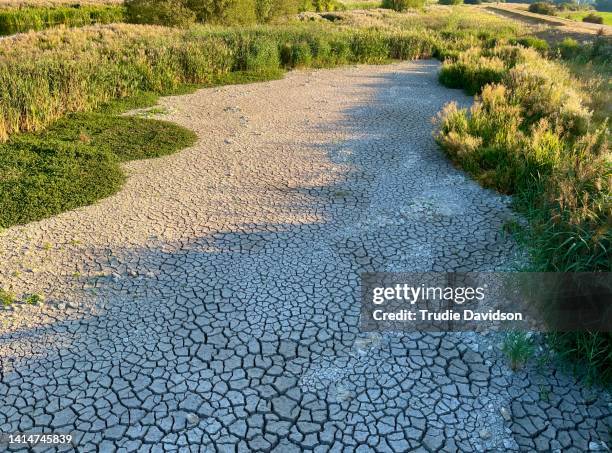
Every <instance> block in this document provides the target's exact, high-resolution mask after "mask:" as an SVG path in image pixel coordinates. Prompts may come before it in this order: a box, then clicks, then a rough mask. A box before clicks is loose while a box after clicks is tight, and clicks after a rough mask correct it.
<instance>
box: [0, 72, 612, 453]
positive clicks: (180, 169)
mask: <svg viewBox="0 0 612 453" xmlns="http://www.w3.org/2000/svg"><path fill="white" fill-rule="evenodd" d="M437 70H438V66H437V63H435V62H432V61H423V62H413V63H401V64H394V65H388V66H378V67H372V66H359V67H348V68H342V69H337V70H321V71H307V72H302V71H298V72H292V73H290V74H288V75H287V77H286V78H285V79H284V80H280V81H272V82H266V83H259V84H253V85H244V86H226V87H221V88H211V89H204V90H200V91H198V92H197V93H195V94H191V95H186V96H178V97H170V98H165V99H163V100H162V101H161V103H162V105H163V106H164V107H165V108H166V109H167V114H166V115H164V117H165V118H166V119H170V120H172V121H175V122H177V123H179V124H181V125H183V126H186V127H188V128H191V129H193V130H195V131H197V133H198V135H199V141H198V143H197V144H196V145H195V146H193V147H191V148H189V149H185V150H183V151H182V152H180V153H177V154H175V155H172V156H168V157H164V158H161V159H154V160H150V161H139V162H132V163H129V164H128V165H126V170H127V171H128V173H129V175H130V178H129V180H128V182H127V184H126V186H125V187H124V189H123V190H122V191H121V192H119V193H118V194H116V195H115V196H112V197H110V198H108V199H105V200H103V201H101V202H99V203H97V204H96V205H94V206H89V207H86V208H83V209H79V210H75V211H72V212H68V213H64V214H62V215H59V216H56V217H54V218H51V219H47V220H44V221H41V222H36V223H32V224H29V225H26V226H19V227H14V228H11V229H9V230H8V231H6V232H5V233H4V234H3V236H2V237H1V238H0V257H1V261H2V265H1V267H0V282H1V283H2V284H3V285H4V286H5V287H6V286H11V287H12V288H13V290H14V291H15V292H17V293H19V294H23V293H27V292H42V293H44V294H45V295H46V301H45V303H44V304H41V305H38V306H30V305H25V304H16V305H15V306H14V307H12V308H10V309H6V310H4V311H1V312H0V316H1V317H2V325H1V327H0V364H1V368H0V370H1V381H0V432H2V433H16V432H26V433H30V432H45V433H71V434H72V435H73V436H74V444H73V445H72V446H70V445H66V446H63V447H61V448H59V449H60V450H62V451H69V450H73V449H74V450H77V451H83V452H86V451H99V452H115V451H118V452H126V451H138V452H148V451H194V452H208V451H210V452H212V451H223V452H235V451H237V452H247V451H276V452H282V453H285V452H293V451H311V450H314V451H317V452H319V451H321V452H322V451H333V452H340V451H343V452H353V451H358V452H364V451H379V452H404V451H411V450H414V451H430V452H433V451H449V452H452V451H511V450H516V451H518V450H521V451H534V450H539V451H564V452H565V451H586V450H588V449H604V448H606V444H607V443H609V438H608V437H609V426H610V422H611V420H612V417H611V406H610V398H609V395H607V394H605V393H604V392H602V391H597V390H595V389H587V388H584V387H582V386H580V385H579V384H578V383H576V382H575V380H574V379H573V378H572V377H571V375H567V374H564V373H562V372H560V371H556V370H554V369H551V368H549V367H545V368H544V369H543V370H539V371H538V370H537V369H535V368H534V367H531V368H527V369H525V370H523V371H518V372H512V371H510V370H509V369H508V367H507V366H506V361H505V359H504V358H503V356H502V354H501V352H500V351H499V337H496V336H495V335H493V334H489V335H481V334H475V333H439V334H431V333H429V334H425V333H417V334H415V333H411V334H408V333H406V334H398V333H383V334H378V333H376V334H364V333H360V331H359V311H360V304H359V292H358V286H359V274H360V272H364V271H424V270H439V271H453V270H470V271H471V270H507V269H513V268H514V267H515V266H516V265H517V263H518V262H520V261H521V259H522V258H521V256H522V254H521V252H520V251H519V250H517V247H516V245H515V244H514V242H513V240H512V238H511V237H508V236H507V235H504V234H503V232H502V226H503V224H504V222H506V221H507V220H508V219H511V218H512V217H513V214H512V212H511V211H510V209H509V207H508V203H509V200H508V199H507V198H506V197H503V196H500V195H498V194H495V193H493V192H490V191H487V190H484V189H482V188H481V187H479V186H478V185H477V184H476V183H474V182H473V181H471V180H470V179H469V178H468V177H466V176H465V175H464V174H463V173H461V172H460V171H459V170H457V169H455V168H453V166H452V165H451V164H449V162H448V161H447V160H446V159H445V158H444V156H443V154H442V153H441V151H440V150H439V149H438V148H437V146H436V144H435V142H434V140H433V138H432V130H433V125H432V122H431V119H432V117H433V116H434V115H435V113H436V112H438V111H439V110H440V109H441V107H442V106H443V104H444V103H446V102H448V101H451V100H456V101H458V102H459V103H460V104H463V105H468V104H469V103H470V102H471V100H470V99H469V98H467V97H465V96H464V95H462V94H461V93H460V92H459V91H456V90H455V91H452V90H447V89H445V88H443V87H441V86H440V85H439V84H438V83H437V81H436V73H437ZM4 440H5V441H6V437H5V438H4ZM2 448H6V449H9V450H11V451H12V450H20V448H21V447H19V446H17V445H8V444H7V443H4V446H3V447H2V446H0V449H2ZM21 449H22V450H23V448H21ZM55 449H56V447H47V450H49V451H53V450H55ZM34 450H35V451H44V450H45V448H44V447H43V446H42V445H40V444H39V445H38V446H37V447H36V448H35V449H34Z"/></svg>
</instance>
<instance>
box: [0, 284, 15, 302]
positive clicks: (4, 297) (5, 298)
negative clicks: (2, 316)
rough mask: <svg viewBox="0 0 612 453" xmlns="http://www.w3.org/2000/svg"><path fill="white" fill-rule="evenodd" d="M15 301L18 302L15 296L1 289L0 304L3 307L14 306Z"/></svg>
mask: <svg viewBox="0 0 612 453" xmlns="http://www.w3.org/2000/svg"><path fill="white" fill-rule="evenodd" d="M15 300H17V299H16V297H15V294H13V293H12V292H10V291H7V290H5V289H2V288H0V304H2V306H4V307H8V306H9V305H11V304H13V303H14V302H15Z"/></svg>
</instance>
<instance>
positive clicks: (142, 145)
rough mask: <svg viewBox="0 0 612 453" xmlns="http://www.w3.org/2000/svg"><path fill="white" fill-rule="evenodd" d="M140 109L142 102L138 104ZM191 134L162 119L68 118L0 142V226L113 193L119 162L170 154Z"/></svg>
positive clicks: (120, 177)
mask: <svg viewBox="0 0 612 453" xmlns="http://www.w3.org/2000/svg"><path fill="white" fill-rule="evenodd" d="M141 105H142V104H141ZM194 141H195V134H194V133H193V132H191V131H189V130H187V129H184V128H182V127H180V126H177V125H175V124H172V123H168V122H165V121H157V120H151V119H144V118H133V117H123V116H114V115H108V114H106V113H78V114H72V115H70V116H68V117H66V118H63V119H61V120H59V121H57V122H56V123H54V124H53V125H52V126H51V127H50V128H49V129H48V130H46V131H45V132H42V133H38V134H22V135H19V136H17V137H15V138H14V139H12V140H11V141H9V142H7V143H5V144H0V194H2V197H1V198H0V225H2V226H10V225H14V224H21V223H27V222H31V221H34V220H39V219H42V218H45V217H48V216H51V215H54V214H58V213H60V212H63V211H66V210H70V209H74V208H77V207H80V206H85V205H88V204H91V203H94V202H95V201H97V200H99V199H101V198H104V197H107V196H109V195H112V194H113V193H115V192H116V191H117V190H119V188H120V187H121V185H122V184H123V182H124V180H125V176H124V175H123V172H122V171H121V167H120V165H119V164H120V163H121V162H124V161H128V160H134V159H148V158H153V157H159V156H162V155H166V154H170V153H172V152H174V151H176V150H178V149H181V148H183V147H185V146H188V145H190V144H192V143H193V142H194Z"/></svg>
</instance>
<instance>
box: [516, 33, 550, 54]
mask: <svg viewBox="0 0 612 453" xmlns="http://www.w3.org/2000/svg"><path fill="white" fill-rule="evenodd" d="M516 42H517V43H518V44H520V45H521V46H524V47H531V48H532V49H535V50H537V51H538V52H540V53H545V52H546V51H548V42H546V41H545V40H544V39H539V38H536V37H534V36H526V37H524V38H520V39H518V40H516Z"/></svg>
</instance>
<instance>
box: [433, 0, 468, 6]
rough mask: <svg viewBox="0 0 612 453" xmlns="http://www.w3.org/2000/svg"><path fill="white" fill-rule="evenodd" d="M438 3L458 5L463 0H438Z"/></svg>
mask: <svg viewBox="0 0 612 453" xmlns="http://www.w3.org/2000/svg"><path fill="white" fill-rule="evenodd" d="M438 3H439V4H440V5H460V4H461V3H463V0H438Z"/></svg>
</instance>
